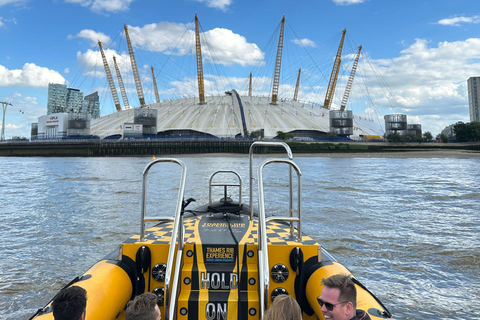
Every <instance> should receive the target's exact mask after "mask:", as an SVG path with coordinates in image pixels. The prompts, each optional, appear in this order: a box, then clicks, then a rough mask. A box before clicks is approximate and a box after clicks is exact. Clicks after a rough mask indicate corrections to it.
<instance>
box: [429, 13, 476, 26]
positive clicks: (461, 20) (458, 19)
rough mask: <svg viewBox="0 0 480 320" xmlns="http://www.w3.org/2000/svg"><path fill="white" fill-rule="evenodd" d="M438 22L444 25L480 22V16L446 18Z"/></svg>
mask: <svg viewBox="0 0 480 320" xmlns="http://www.w3.org/2000/svg"><path fill="white" fill-rule="evenodd" d="M437 23H438V24H441V25H444V26H455V27H458V26H460V25H461V24H463V23H480V16H472V17H453V18H446V19H441V20H439V21H438V22H437Z"/></svg>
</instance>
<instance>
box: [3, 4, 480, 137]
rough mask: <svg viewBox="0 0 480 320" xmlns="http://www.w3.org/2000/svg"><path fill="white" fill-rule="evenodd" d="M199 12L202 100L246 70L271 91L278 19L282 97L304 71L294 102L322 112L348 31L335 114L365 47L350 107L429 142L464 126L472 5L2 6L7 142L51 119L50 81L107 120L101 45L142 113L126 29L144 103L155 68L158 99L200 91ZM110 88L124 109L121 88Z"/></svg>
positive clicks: (475, 7)
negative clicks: (94, 105) (395, 119)
mask: <svg viewBox="0 0 480 320" xmlns="http://www.w3.org/2000/svg"><path fill="white" fill-rule="evenodd" d="M195 13H197V14H198V18H199V20H200V24H201V29H202V30H201V31H202V37H203V39H207V40H205V41H207V42H206V43H208V47H207V46H204V47H203V48H202V53H203V54H204V71H205V73H206V76H205V78H206V80H207V83H206V94H207V96H208V95H209V94H216V93H221V92H222V90H229V89H232V88H233V89H237V90H238V91H241V92H243V91H244V90H246V83H247V81H248V80H247V79H248V75H249V73H250V72H252V73H253V77H254V79H255V80H254V83H257V86H256V87H255V88H254V92H255V94H257V95H268V94H269V90H270V89H269V85H270V86H271V78H273V62H274V61H275V54H276V46H277V43H278V26H279V23H280V20H281V19H282V16H283V15H285V18H286V21H287V22H286V26H285V30H286V31H285V34H286V35H285V43H284V51H283V54H284V60H283V62H282V78H281V87H280V89H279V97H281V98H282V97H283V98H289V97H290V98H291V92H292V87H293V86H294V83H295V80H296V74H297V71H298V68H302V77H301V79H302V81H301V82H302V83H301V87H300V91H299V99H300V100H306V101H312V102H316V103H319V104H323V98H324V92H325V87H326V85H327V84H328V78H329V76H330V71H331V67H332V64H333V58H334V55H335V52H336V50H337V48H338V44H339V41H340V36H341V31H342V30H343V29H344V28H346V29H347V38H346V40H345V46H344V50H343V57H342V64H343V67H342V71H341V72H340V78H339V82H338V85H337V91H336V97H337V98H336V99H337V100H338V102H334V106H333V107H332V108H335V107H337V105H339V103H340V100H341V98H342V96H343V91H344V88H345V83H346V80H347V79H348V76H349V74H350V69H351V65H352V61H353V60H352V59H353V57H354V53H355V52H356V48H357V47H358V46H359V45H360V44H361V45H362V46H363V50H362V56H361V59H360V63H359V69H358V71H357V75H356V78H355V81H354V84H353V87H352V92H351V98H350V100H349V105H348V106H347V109H349V108H351V109H352V110H353V111H354V113H357V114H367V115H369V116H371V117H374V116H376V117H378V118H379V121H383V115H384V114H390V113H397V112H404V113H406V114H407V115H408V122H409V123H420V124H422V127H423V130H424V131H430V132H432V133H433V134H434V135H436V134H438V133H440V131H441V130H442V129H443V128H444V127H445V126H447V125H450V124H453V123H455V122H457V121H464V122H468V121H469V113H468V97H467V87H466V81H467V79H468V78H469V77H472V76H480V2H478V0H449V1H447V0H426V1H422V0H398V1H397V0H302V1H290V0H276V1H271V0H260V1H259V0H169V1H162V0H156V1H150V0H142V1H140V0H55V1H34V0H0V101H7V102H10V103H12V104H13V106H12V107H11V106H9V107H8V109H7V113H6V121H5V136H6V138H7V139H8V138H11V137H13V136H25V137H27V138H28V137H30V125H31V123H32V122H37V119H38V117H39V116H41V115H44V114H46V105H47V88H48V83H49V82H52V83H64V84H67V85H68V86H69V87H73V88H79V89H81V90H82V91H83V92H84V94H85V95H87V94H90V93H92V92H94V91H99V94H100V96H101V113H102V115H105V114H109V113H112V112H114V110H115V108H114V106H113V101H112V97H111V93H110V91H109V89H108V84H107V81H106V76H105V71H104V69H103V65H102V63H101V58H100V54H99V51H98V45H97V41H98V40H100V41H101V42H102V44H103V47H104V49H105V51H106V54H107V58H108V59H109V61H110V62H111V57H112V55H115V56H116V57H117V61H118V63H119V67H120V69H121V72H122V77H123V78H124V82H125V86H126V89H127V92H128V94H127V96H128V99H129V103H130V105H131V106H133V107H136V106H138V99H137V97H136V92H135V86H134V85H133V77H132V76H131V72H130V67H129V63H130V62H129V58H128V52H127V47H126V43H125V39H124V37H123V25H124V24H126V25H127V26H129V30H130V36H131V38H132V43H133V46H134V50H135V55H136V58H137V63H138V66H139V69H140V73H141V78H142V83H143V86H144V91H145V98H146V101H147V102H153V99H154V96H153V90H152V89H151V88H152V85H151V83H152V82H151V73H150V72H151V71H150V66H153V67H154V68H155V77H156V79H157V83H158V88H159V91H160V98H161V100H162V101H163V100H165V99H175V98H178V97H182V96H191V95H195V94H196V92H195V90H196V85H195V81H196V80H195V74H196V69H195V60H194V47H193V42H192V39H193V36H192V34H193V30H192V24H193V22H194V16H195ZM300 44H301V45H300ZM302 52H303V53H302ZM292 57H293V58H292ZM295 57H296V58H295ZM300 57H303V58H304V57H308V58H309V59H311V61H308V62H305V59H301V58H300ZM110 67H111V68H112V73H113V75H114V77H115V71H114V69H113V65H112V64H111V65H110ZM315 79H316V80H315ZM262 81H264V82H262ZM269 81H270V82H269ZM269 83H270V84H269ZM292 83H293V84H292ZM117 91H118V95H119V98H120V101H122V98H121V95H120V91H119V88H118V85H117ZM197 94H198V93H197Z"/></svg>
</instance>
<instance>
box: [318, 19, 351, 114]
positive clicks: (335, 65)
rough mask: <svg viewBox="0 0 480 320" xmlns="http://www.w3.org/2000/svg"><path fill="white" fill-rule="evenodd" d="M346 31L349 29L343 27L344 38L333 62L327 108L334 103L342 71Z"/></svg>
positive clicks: (326, 94) (325, 105)
mask: <svg viewBox="0 0 480 320" xmlns="http://www.w3.org/2000/svg"><path fill="white" fill-rule="evenodd" d="M345 33H347V29H343V32H342V40H340V45H339V46H338V51H337V56H336V57H335V62H334V63H333V69H332V74H331V75H330V81H329V82H328V87H327V92H326V93H325V102H324V103H323V106H324V107H325V108H327V109H330V106H331V105H332V100H333V94H334V93H335V87H336V86H337V79H338V72H339V71H340V64H341V63H342V49H343V41H344V40H345Z"/></svg>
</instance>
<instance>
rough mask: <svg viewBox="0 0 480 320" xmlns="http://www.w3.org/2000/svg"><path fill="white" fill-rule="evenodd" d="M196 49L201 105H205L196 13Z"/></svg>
mask: <svg viewBox="0 0 480 320" xmlns="http://www.w3.org/2000/svg"><path fill="white" fill-rule="evenodd" d="M195 48H196V51H197V78H198V97H199V100H200V102H199V104H205V87H204V82H203V64H202V46H201V44H200V28H199V26H198V18H197V13H196V12H195Z"/></svg>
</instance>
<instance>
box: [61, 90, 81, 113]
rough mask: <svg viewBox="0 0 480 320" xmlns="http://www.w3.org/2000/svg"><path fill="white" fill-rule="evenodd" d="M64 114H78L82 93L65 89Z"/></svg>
mask: <svg viewBox="0 0 480 320" xmlns="http://www.w3.org/2000/svg"><path fill="white" fill-rule="evenodd" d="M65 105H66V109H65V111H64V112H68V113H80V112H81V110H82V105H83V92H82V91H80V90H78V89H73V88H67V101H66V103H65Z"/></svg>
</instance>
